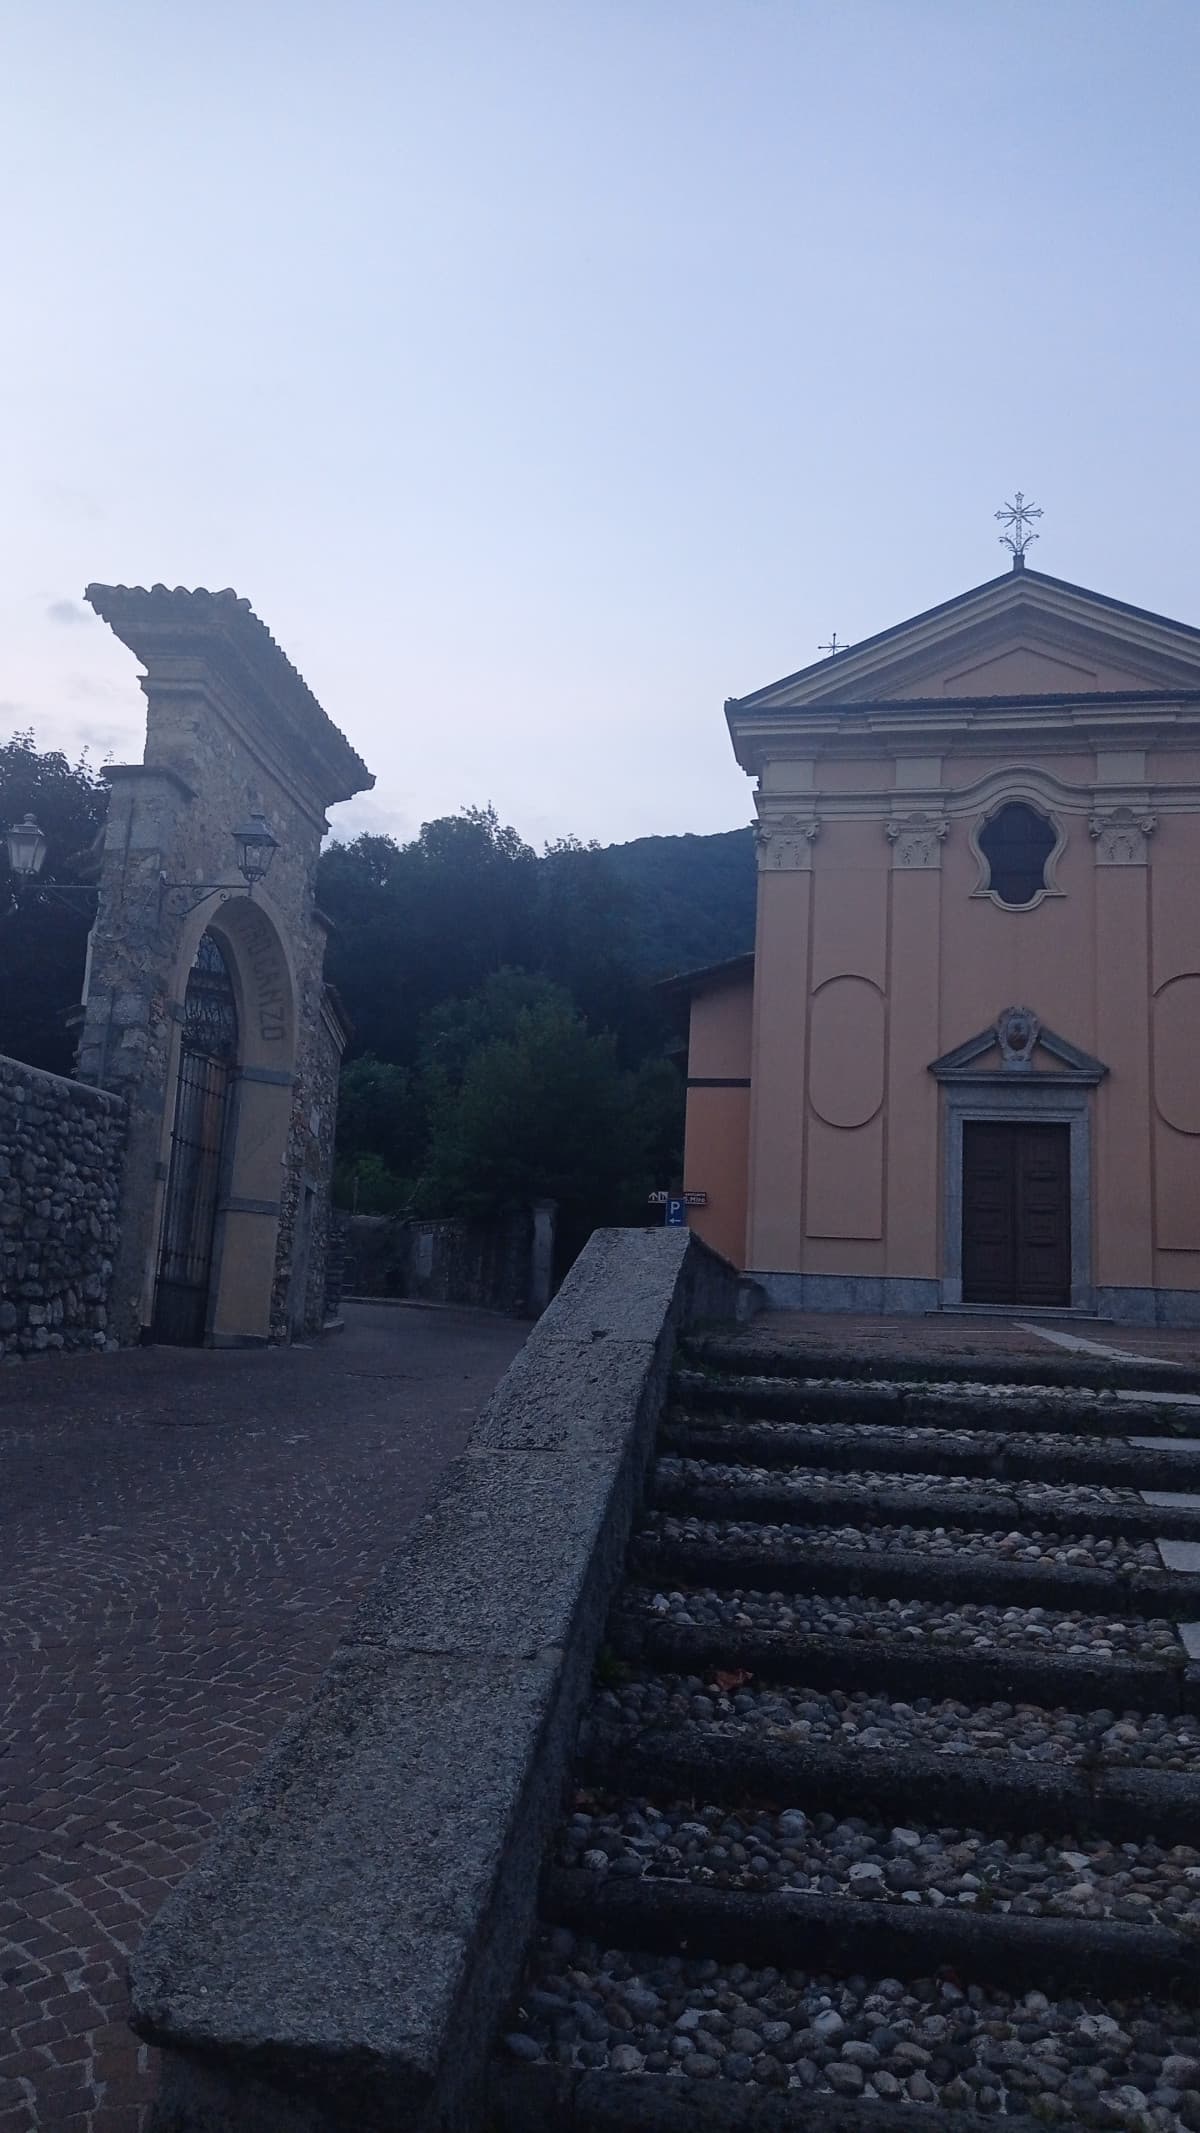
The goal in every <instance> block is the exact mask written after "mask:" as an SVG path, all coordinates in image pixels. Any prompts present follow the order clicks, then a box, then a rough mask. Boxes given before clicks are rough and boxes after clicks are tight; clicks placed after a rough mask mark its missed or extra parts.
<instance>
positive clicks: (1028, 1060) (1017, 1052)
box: [929, 1007, 1108, 1088]
mask: <svg viewBox="0 0 1200 2133" xmlns="http://www.w3.org/2000/svg"><path fill="white" fill-rule="evenodd" d="M929 1072H930V1073H931V1074H932V1075H933V1076H934V1079H935V1080H936V1081H944V1082H958V1083H963V1082H968V1083H969V1082H977V1083H979V1084H981V1085H986V1084H989V1083H991V1084H995V1083H997V1082H1002V1083H1004V1084H1006V1085H1008V1084H1011V1083H1014V1082H1022V1081H1024V1082H1029V1081H1038V1082H1042V1083H1050V1084H1058V1085H1059V1086H1060V1087H1068V1088H1069V1087H1075V1088H1080V1087H1095V1085H1096V1083H1097V1082H1100V1081H1103V1079H1104V1076H1105V1075H1106V1074H1107V1072H1108V1068H1107V1067H1106V1066H1105V1064H1104V1062H1103V1060H1101V1059H1096V1058H1093V1056H1092V1054H1091V1053H1090V1052H1085V1051H1083V1050H1081V1048H1080V1046H1079V1045H1077V1044H1072V1043H1070V1041H1069V1040H1068V1039H1067V1038H1066V1037H1060V1036H1059V1035H1058V1033H1057V1031H1055V1030H1052V1029H1048V1028H1047V1027H1046V1024H1045V1023H1044V1022H1043V1021H1041V1019H1040V1018H1039V1017H1038V1016H1037V1015H1036V1014H1034V1012H1033V1009H1032V1008H1029V1007H1006V1008H1003V1009H1002V1010H1001V1012H1000V1014H998V1015H997V1017H996V1019H995V1021H994V1022H991V1023H989V1024H988V1026H987V1028H986V1029H982V1030H980V1031H979V1032H978V1033H977V1035H976V1036H974V1037H968V1038H967V1040H966V1042H965V1044H959V1045H956V1046H955V1048H954V1050H953V1051H952V1052H943V1053H942V1055H941V1057H940V1059H933V1060H931V1061H930V1064H929Z"/></svg>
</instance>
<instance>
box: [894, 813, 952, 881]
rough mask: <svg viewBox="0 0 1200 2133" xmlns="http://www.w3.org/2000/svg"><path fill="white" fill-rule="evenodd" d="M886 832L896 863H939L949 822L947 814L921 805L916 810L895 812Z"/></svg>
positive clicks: (927, 865)
mask: <svg viewBox="0 0 1200 2133" xmlns="http://www.w3.org/2000/svg"><path fill="white" fill-rule="evenodd" d="M886 834H887V841H888V843H889V844H890V845H891V847H892V865H893V867H896V868H899V867H911V868H917V867H940V866H941V863H942V846H943V844H944V843H945V841H946V839H947V837H948V836H949V835H950V824H949V823H948V822H947V821H946V819H945V816H944V815H931V814H928V813H927V812H925V811H924V810H923V809H918V811H917V812H916V813H915V814H911V815H898V816H893V818H892V820H891V821H890V822H889V823H888V825H887V831H886Z"/></svg>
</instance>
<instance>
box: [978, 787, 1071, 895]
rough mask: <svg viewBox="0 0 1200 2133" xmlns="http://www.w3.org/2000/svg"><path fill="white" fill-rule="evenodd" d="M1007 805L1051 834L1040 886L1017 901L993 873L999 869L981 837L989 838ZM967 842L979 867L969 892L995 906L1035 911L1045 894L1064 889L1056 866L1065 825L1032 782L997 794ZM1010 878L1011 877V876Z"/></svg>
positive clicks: (1056, 893) (1059, 891) (1060, 853)
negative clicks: (1027, 814)
mask: <svg viewBox="0 0 1200 2133" xmlns="http://www.w3.org/2000/svg"><path fill="white" fill-rule="evenodd" d="M1010 808H1021V809H1024V810H1025V811H1026V812H1027V813H1029V814H1031V815H1034V816H1036V817H1037V818H1038V819H1039V820H1040V821H1041V822H1043V823H1044V824H1045V826H1046V830H1047V832H1048V834H1049V838H1050V842H1049V844H1048V845H1047V846H1046V848H1045V852H1044V856H1043V859H1042V866H1041V886H1040V887H1039V888H1038V889H1036V890H1035V891H1034V894H1033V895H1032V896H1030V897H1028V898H1027V899H1026V900H1025V901H1024V902H1016V903H1014V902H1013V901H1012V900H1011V898H1010V897H1009V896H1007V895H1005V894H1004V887H1005V885H1006V884H1005V881H1004V880H1003V879H1002V880H1001V881H1000V882H997V879H996V878H995V877H996V875H997V874H998V873H999V871H1000V870H999V868H998V867H997V865H996V862H995V861H994V860H993V858H992V857H991V856H990V855H989V853H988V851H987V850H986V849H985V845H984V839H985V838H988V833H989V831H990V830H991V829H992V828H993V825H995V824H996V823H998V821H999V818H1000V817H1001V816H1002V815H1003V814H1004V813H1005V812H1006V811H1007V810H1008V809H1010ZM990 841H991V840H990V839H989V842H990ZM970 842H971V851H972V853H973V854H974V857H975V860H976V863H977V865H978V867H979V879H978V881H977V883H976V885H975V887H974V889H973V890H972V891H971V894H972V896H980V897H986V898H987V899H988V901H989V903H993V904H995V905H996V908H997V909H998V910H1000V911H1011V912H1014V913H1021V912H1025V911H1036V910H1037V909H1038V906H1039V905H1040V904H1043V903H1044V902H1045V901H1046V899H1047V897H1051V896H1062V895H1063V894H1064V893H1065V892H1064V891H1063V890H1062V889H1060V888H1059V885H1058V875H1057V869H1058V862H1059V860H1060V858H1061V857H1062V854H1063V852H1064V850H1065V849H1066V843H1067V832H1066V828H1065V826H1064V824H1063V823H1062V821H1061V820H1060V818H1059V817H1058V816H1057V815H1056V814H1055V813H1054V810H1053V809H1052V808H1050V807H1048V806H1047V805H1046V802H1045V799H1044V798H1043V796H1042V794H1041V793H1039V792H1037V791H1036V790H1035V789H1034V788H1032V787H1031V786H1028V785H1020V786H1014V787H1010V788H1008V789H1007V790H1005V791H1004V792H1001V793H999V794H997V795H996V796H995V798H994V799H993V800H992V802H991V805H990V806H989V807H988V809H987V811H986V813H985V814H983V815H981V816H980V818H979V820H978V821H977V822H976V823H974V824H973V825H972V828H971V833H970ZM1009 879H1011V876H1010V877H1009Z"/></svg>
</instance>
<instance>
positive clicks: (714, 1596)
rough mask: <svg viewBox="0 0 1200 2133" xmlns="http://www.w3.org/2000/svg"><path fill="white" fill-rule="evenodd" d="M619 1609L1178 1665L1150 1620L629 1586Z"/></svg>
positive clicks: (1176, 1646)
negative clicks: (657, 1589) (622, 1607)
mask: <svg viewBox="0 0 1200 2133" xmlns="http://www.w3.org/2000/svg"><path fill="white" fill-rule="evenodd" d="M625 1606H626V1608H627V1610H628V1612H629V1613H630V1614H632V1615H643V1616H647V1615H648V1616H651V1617H653V1618H655V1619H658V1620H661V1621H666V1622H671V1623H675V1624H678V1625H680V1626H684V1625H686V1624H689V1623H690V1624H693V1625H698V1626H700V1627H702V1628H710V1627H721V1628H724V1629H728V1630H732V1631H734V1632H736V1631H737V1630H739V1629H766V1630H797V1631H800V1632H802V1633H805V1634H812V1633H818V1634H820V1635H821V1636H838V1637H847V1638H852V1639H853V1640H854V1641H855V1642H858V1643H862V1642H866V1641H870V1640H872V1639H877V1638H880V1637H887V1638H895V1637H907V1638H911V1639H912V1640H913V1641H914V1642H923V1641H926V1640H928V1641H929V1642H930V1643H934V1644H943V1645H956V1646H960V1647H965V1648H966V1649H968V1650H971V1651H979V1652H982V1651H999V1650H1004V1651H1028V1650H1029V1649H1030V1648H1031V1647H1034V1646H1036V1647H1040V1648H1042V1649H1044V1650H1046V1651H1049V1652H1053V1653H1054V1654H1055V1656H1057V1657H1060V1658H1061V1657H1063V1656H1064V1655H1065V1656H1068V1657H1075V1658H1089V1659H1097V1658H1098V1659H1107V1658H1113V1657H1117V1656H1119V1657H1121V1658H1130V1659H1133V1658H1138V1659H1159V1660H1162V1659H1167V1658H1177V1657H1178V1656H1179V1655H1180V1654H1181V1652H1182V1646H1181V1644H1180V1641H1179V1638H1178V1635H1177V1634H1176V1630H1175V1626H1174V1624H1173V1623H1171V1622H1167V1621H1164V1620H1162V1619H1161V1618H1160V1617H1157V1616H1156V1617H1153V1618H1152V1619H1149V1620H1118V1621H1114V1620H1111V1619H1107V1618H1106V1617H1104V1616H1103V1615H1085V1614H1081V1613H1079V1612H1077V1611H1072V1612H1070V1613H1059V1612H1057V1611H1055V1610H1054V1609H1052V1608H1047V1607H987V1606H976V1605H974V1604H970V1605H959V1606H953V1607H951V1606H947V1605H945V1604H944V1603H942V1602H941V1601H937V1600H898V1599H891V1600H873V1599H863V1598H860V1597H859V1596H858V1595H857V1594H849V1593H848V1594H839V1595H835V1596H827V1595H825V1594H813V1595H809V1594H805V1593H782V1592H772V1591H769V1590H764V1589H762V1588H755V1589H754V1590H752V1591H749V1590H744V1589H742V1588H740V1587H734V1588H732V1589H729V1590H724V1591H720V1592H718V1591H716V1590H715V1589H714V1588H713V1587H712V1586H698V1587H692V1588H689V1590H688V1591H687V1592H679V1591H672V1592H658V1591H654V1590H652V1589H650V1588H647V1587H637V1586H635V1587H633V1588H632V1589H631V1590H630V1591H629V1593H628V1594H627V1596H626V1600H625Z"/></svg>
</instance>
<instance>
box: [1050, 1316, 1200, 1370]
mask: <svg viewBox="0 0 1200 2133" xmlns="http://www.w3.org/2000/svg"><path fill="white" fill-rule="evenodd" d="M1017 1323H1018V1325H1019V1327H1020V1330H1021V1332H1022V1333H1036V1335H1037V1337H1038V1339H1039V1340H1040V1341H1051V1342H1053V1344H1054V1346H1055V1347H1056V1348H1070V1349H1072V1350H1073V1351H1074V1353H1076V1354H1077V1355H1102V1356H1103V1357H1104V1358H1105V1361H1106V1362H1111V1363H1144V1362H1145V1360H1146V1358H1145V1356H1144V1355H1134V1354H1132V1353H1131V1352H1130V1350H1129V1349H1128V1348H1110V1347H1109V1346H1108V1345H1107V1344H1106V1343H1105V1342H1103V1341H1085V1340H1084V1339H1083V1338H1082V1336H1081V1335H1080V1334H1078V1333H1056V1332H1054V1331H1052V1330H1051V1328H1050V1327H1049V1326H1038V1325H1035V1324H1034V1323H1033V1321H1032V1320H1028V1319H1019V1320H1018V1321H1017ZM1154 1361H1155V1362H1156V1363H1161V1364H1163V1365H1164V1366H1165V1367H1166V1368H1167V1369H1169V1370H1180V1369H1182V1367H1183V1366H1182V1364H1180V1363H1176V1362H1174V1361H1173V1360H1172V1359H1171V1358H1170V1357H1169V1356H1155V1357H1154Z"/></svg>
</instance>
